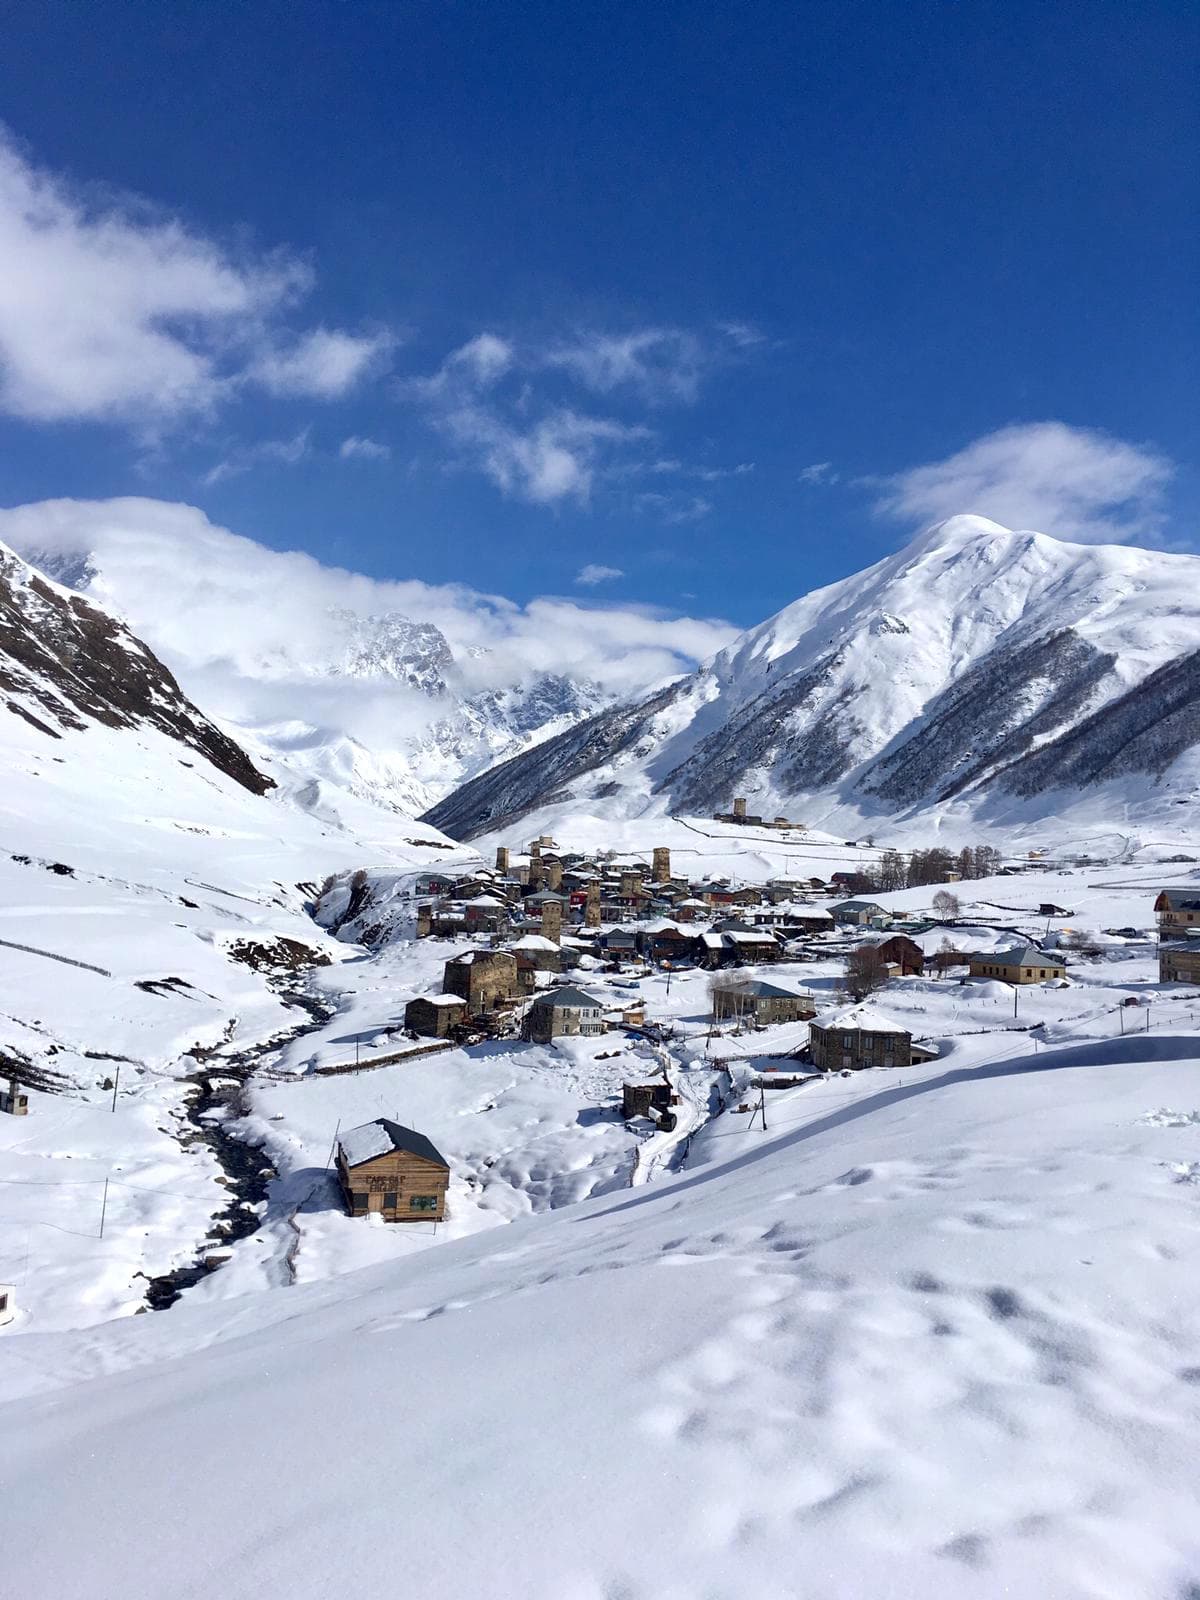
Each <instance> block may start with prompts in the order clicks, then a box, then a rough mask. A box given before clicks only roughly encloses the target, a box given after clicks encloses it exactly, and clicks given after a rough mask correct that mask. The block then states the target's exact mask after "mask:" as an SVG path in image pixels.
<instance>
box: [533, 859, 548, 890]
mask: <svg viewBox="0 0 1200 1600" xmlns="http://www.w3.org/2000/svg"><path fill="white" fill-rule="evenodd" d="M545 870H546V868H545V864H544V863H543V861H542V858H541V856H530V858H529V887H530V888H531V889H533V890H538V889H540V888H541V887H542V877H543V874H544V873H545Z"/></svg>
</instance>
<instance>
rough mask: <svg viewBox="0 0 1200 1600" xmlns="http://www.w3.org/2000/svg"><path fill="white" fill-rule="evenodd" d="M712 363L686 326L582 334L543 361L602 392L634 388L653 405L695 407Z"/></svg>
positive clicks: (708, 353)
mask: <svg viewBox="0 0 1200 1600" xmlns="http://www.w3.org/2000/svg"><path fill="white" fill-rule="evenodd" d="M711 359H712V357H711V354H710V352H709V351H708V350H707V349H706V348H705V346H704V344H703V342H702V341H701V340H700V339H699V338H698V337H697V336H696V335H695V334H694V333H689V332H687V331H686V330H684V329H682V328H643V329H640V330H639V331H638V332H636V333H622V334H611V333H596V332H592V333H581V334H579V335H577V336H576V337H575V338H574V339H572V340H571V341H569V342H566V343H563V344H559V345H556V346H553V347H552V348H551V349H549V350H547V351H546V352H545V354H544V355H543V357H542V360H543V361H544V363H545V365H546V366H549V367H560V368H562V369H563V370H564V371H566V372H569V373H570V374H571V376H572V377H574V378H576V379H577V380H578V381H579V382H580V383H582V384H583V385H584V387H585V388H587V389H591V390H593V391H594V392H595V393H597V394H611V393H612V392H613V391H614V390H617V389H629V390H631V391H632V392H633V393H635V394H637V395H638V396H640V397H641V399H643V400H644V401H646V402H648V403H649V404H650V405H665V404H667V403H669V402H675V403H680V404H684V405H691V404H692V403H693V402H694V401H695V399H696V397H697V395H698V394H699V392H700V383H701V380H702V378H703V376H704V374H705V372H706V371H707V369H708V366H709V364H710V362H711Z"/></svg>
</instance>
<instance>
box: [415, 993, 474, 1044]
mask: <svg viewBox="0 0 1200 1600" xmlns="http://www.w3.org/2000/svg"><path fill="white" fill-rule="evenodd" d="M466 1015H467V1002H466V1001H465V1000H463V999H462V998H461V997H460V996H459V995H456V994H433V995H419V996H418V997H417V999H415V1000H410V1001H409V1002H408V1004H407V1005H406V1006H405V1008H404V1026H405V1027H406V1028H408V1029H409V1030H410V1031H411V1032H413V1033H420V1034H424V1035H427V1036H428V1037H429V1038H431V1039H444V1038H445V1037H446V1035H447V1034H448V1033H449V1032H450V1030H451V1028H452V1027H453V1026H454V1024H455V1023H456V1022H462V1021H463V1020H464V1019H465V1018H466Z"/></svg>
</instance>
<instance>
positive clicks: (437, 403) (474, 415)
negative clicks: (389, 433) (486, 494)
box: [402, 333, 648, 505]
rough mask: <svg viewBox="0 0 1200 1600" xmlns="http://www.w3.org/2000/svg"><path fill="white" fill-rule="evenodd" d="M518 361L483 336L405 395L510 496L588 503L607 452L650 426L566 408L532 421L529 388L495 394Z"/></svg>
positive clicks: (493, 338)
mask: <svg viewBox="0 0 1200 1600" xmlns="http://www.w3.org/2000/svg"><path fill="white" fill-rule="evenodd" d="M516 366H517V358H516V354H515V352H514V349H513V346H512V345H511V344H509V343H508V342H507V341H506V340H504V339H501V338H499V337H497V336H496V335H495V334H490V333H483V334H480V335H478V337H476V338H474V339H472V340H470V342H469V343H467V344H465V345H463V346H462V347H461V348H460V349H458V350H454V351H452V352H451V354H450V355H448V356H447V357H446V359H445V360H444V361H443V362H442V364H441V366H440V367H439V368H438V370H437V371H436V372H435V373H433V374H432V376H430V377H427V378H418V379H416V380H414V381H412V382H409V383H408V384H406V385H404V386H403V389H402V393H407V394H409V395H410V396H412V397H413V398H415V399H416V400H418V401H419V402H421V403H423V404H424V405H425V406H427V408H428V410H429V415H430V420H431V421H432V422H433V424H434V426H435V427H437V428H438V429H439V431H440V432H442V433H443V434H445V436H446V437H447V438H449V439H450V440H451V441H452V442H453V443H454V444H455V445H456V446H457V448H458V449H459V451H460V452H461V453H462V456H463V458H464V459H465V460H466V461H467V462H468V463H469V464H470V465H471V466H473V467H474V468H475V469H476V470H477V471H480V472H483V473H484V474H485V475H486V476H487V477H488V478H490V479H491V480H492V482H493V483H494V484H495V485H496V486H497V487H498V488H499V489H501V490H503V492H504V493H505V494H511V495H515V496H516V497H517V498H519V499H522V500H529V501H532V502H533V503H534V504H535V505H554V504H556V503H557V502H559V501H561V500H567V499H574V500H578V501H580V502H583V501H586V500H587V499H588V497H589V495H590V493H591V489H592V482H593V478H594V476H595V471H596V467H597V464H598V462H599V459H600V457H601V455H602V454H603V452H604V451H605V450H606V449H609V448H612V447H616V446H620V445H623V444H627V443H629V442H631V441H633V440H638V439H644V438H646V437H648V432H647V430H646V429H644V428H642V427H639V426H630V425H628V424H626V423H623V422H618V421H616V420H615V419H613V418H611V417H593V416H588V415H586V414H584V413H582V412H579V411H575V410H572V409H571V408H569V407H566V406H554V407H550V408H548V409H545V410H544V411H543V414H542V415H541V416H539V417H537V418H536V420H533V421H531V420H529V415H528V413H529V411H530V408H531V397H530V396H529V395H528V393H527V392H525V391H523V390H522V391H520V392H518V393H516V394H508V393H505V394H498V393H496V392H495V391H496V388H497V385H498V384H499V383H500V380H501V379H502V378H504V377H505V376H506V375H509V374H510V373H512V372H514V371H515V369H516Z"/></svg>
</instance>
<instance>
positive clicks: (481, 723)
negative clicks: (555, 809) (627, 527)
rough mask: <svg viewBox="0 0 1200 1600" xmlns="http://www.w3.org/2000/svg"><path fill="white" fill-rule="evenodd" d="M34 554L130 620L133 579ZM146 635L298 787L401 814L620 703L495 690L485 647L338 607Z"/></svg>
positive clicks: (94, 563) (577, 687)
mask: <svg viewBox="0 0 1200 1600" xmlns="http://www.w3.org/2000/svg"><path fill="white" fill-rule="evenodd" d="M27 554H28V556H29V559H30V561H31V562H32V564H33V565H34V566H35V567H37V568H38V569H39V570H40V571H42V572H44V573H47V574H49V575H50V576H51V577H52V578H54V579H56V580H58V582H59V583H60V584H61V585H63V586H65V587H68V588H71V589H74V590H76V591H77V592H79V593H81V594H83V595H86V596H88V597H91V598H95V599H99V600H101V601H102V602H105V603H107V604H108V605H109V606H110V607H113V608H115V609H116V610H117V611H118V612H123V613H125V614H128V612H127V603H128V601H129V599H130V598H131V597H130V596H129V595H127V594H126V593H125V586H124V583H123V572H122V571H120V570H111V569H110V568H109V566H108V565H107V564H106V562H105V560H104V557H103V555H102V554H99V553H96V552H92V553H89V554H86V555H80V554H78V553H72V554H69V555H64V554H61V553H58V554H54V553H45V552H39V551H36V550H31V551H29V552H27ZM137 626H138V628H139V631H140V632H141V634H142V636H143V637H146V638H149V639H150V640H151V642H152V643H156V645H157V648H158V650H159V653H160V654H161V655H162V656H164V657H165V658H166V659H168V660H170V661H171V664H172V666H173V668H174V670H175V671H176V673H177V674H178V675H179V676H180V678H181V679H182V680H183V681H184V682H185V683H187V684H189V686H194V687H193V692H194V693H196V695H197V697H198V698H200V699H203V700H204V703H205V704H206V705H208V706H209V707H210V709H211V710H213V711H214V712H215V714H216V715H218V716H220V717H221V718H222V719H223V720H225V721H227V722H228V723H229V724H230V725H231V726H232V728H233V729H234V731H235V733H236V736H237V738H238V740H239V741H240V742H243V743H245V744H246V745H247V747H248V748H250V749H252V750H254V751H255V752H256V754H257V755H258V756H259V757H260V758H261V759H263V760H266V761H272V762H277V763H279V764H280V765H281V766H282V767H283V768H284V769H285V770H286V772H287V774H288V776H289V779H290V780H291V781H292V782H294V783H295V784H297V785H304V784H316V785H320V786H322V787H323V788H324V789H326V790H329V789H331V788H336V789H339V790H341V791H342V792H344V793H347V794H349V795H352V796H353V797H355V798H356V799H357V800H361V801H364V802H366V803H367V804H369V805H371V806H373V807H379V808H382V809H385V810H389V811H391V812H393V813H394V814H397V815H400V816H404V817H413V816H416V815H418V814H419V813H420V812H422V811H424V810H426V809H428V807H429V806H431V805H432V804H434V803H435V802H436V801H437V800H438V799H440V798H441V797H442V796H444V795H445V794H447V793H449V792H450V791H451V790H453V789H454V788H455V787H456V786H457V785H459V784H461V783H462V782H464V781H465V780H467V779H468V778H470V777H472V776H474V775H475V774H476V773H478V772H482V771H484V770H486V769H487V768H489V767H491V766H493V765H495V763H496V762H498V761H502V760H504V759H506V758H508V757H509V756H512V755H514V754H516V753H518V752H520V751H524V750H528V749H530V748H531V747H532V746H534V745H536V744H537V743H539V742H540V741H541V740H543V739H546V738H551V737H553V736H554V735H555V734H558V733H561V732H562V731H564V730H565V729H567V728H569V727H571V726H573V725H574V724H575V723H576V722H578V721H580V720H582V719H583V718H585V717H589V716H592V715H594V714H595V713H597V712H598V711H600V710H602V709H603V708H604V707H605V706H607V705H608V704H610V703H611V701H612V695H611V694H609V693H606V692H605V690H603V689H602V688H601V687H600V686H599V685H598V684H596V683H593V682H591V681H590V680H587V679H576V678H572V677H570V676H568V675H566V674H561V673H555V672H546V671H542V672H534V673H530V674H527V675H525V676H523V677H521V678H520V679H519V681H517V682H509V683H505V684H504V685H503V686H496V684H495V683H489V681H488V680H489V676H490V674H489V670H488V660H487V658H488V652H487V650H485V649H481V648H475V649H474V650H472V651H470V652H468V657H469V659H466V660H460V659H459V658H458V657H457V656H456V655H455V651H454V648H453V647H452V645H451V644H450V641H449V640H448V639H447V638H446V636H445V634H444V633H443V632H442V631H441V629H440V628H438V627H437V626H436V625H435V624H434V623H432V622H428V621H421V620H416V619H414V618H412V617H409V616H406V615H403V614H401V613H399V612H393V611H388V612H360V611H354V610H350V609H347V608H346V607H345V606H330V607H329V608H328V610H327V611H326V613H325V615H324V618H323V621H322V625H321V627H320V630H319V632H318V633H316V634H315V635H314V634H312V633H305V634H304V635H303V636H297V637H295V638H290V639H288V640H287V642H286V643H278V642H276V643H273V644H270V645H262V644H259V643H257V642H256V641H255V640H254V639H252V638H251V639H247V638H234V637H230V638H229V639H228V640H225V641H223V642H222V646H221V647H220V648H217V647H214V646H213V645H210V644H209V643H208V642H207V641H204V640H199V641H196V643H195V647H194V648H189V649H186V650H185V649H181V648H180V642H179V639H178V637H177V636H172V637H170V638H166V637H164V638H162V639H161V640H160V639H158V638H157V635H156V631H155V618H154V617H153V615H150V616H139V617H138V618H137ZM500 676H503V674H499V673H498V674H497V677H500ZM364 729H365V730H367V731H366V732H364Z"/></svg>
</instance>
